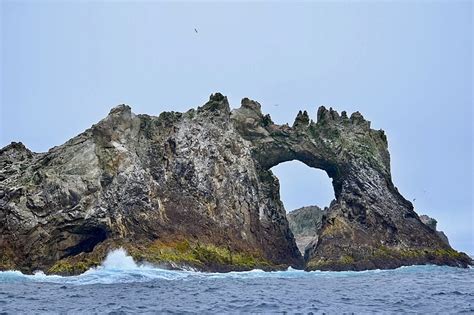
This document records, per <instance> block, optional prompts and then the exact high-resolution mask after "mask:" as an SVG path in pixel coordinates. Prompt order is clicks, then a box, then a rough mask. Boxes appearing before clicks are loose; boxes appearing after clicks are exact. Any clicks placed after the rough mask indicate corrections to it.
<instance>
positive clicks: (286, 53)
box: [0, 1, 474, 254]
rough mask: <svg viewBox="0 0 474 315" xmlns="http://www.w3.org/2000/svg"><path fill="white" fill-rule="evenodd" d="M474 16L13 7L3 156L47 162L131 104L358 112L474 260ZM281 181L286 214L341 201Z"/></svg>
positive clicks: (287, 116)
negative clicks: (45, 154)
mask: <svg viewBox="0 0 474 315" xmlns="http://www.w3.org/2000/svg"><path fill="white" fill-rule="evenodd" d="M472 12H473V6H472V3H471V2H468V1H466V2H463V1H459V2H430V3H428V2H423V3H422V2H416V3H408V2H399V3H395V2H392V3H369V2H360V3H320V2H314V3H296V4H290V3H281V2H279V3H199V4H198V3H180V4H176V3H158V2H141V5H140V6H135V5H133V4H132V3H127V2H120V3H112V2H62V3H60V2H50V1H45V2H42V3H38V2H33V1H2V2H1V4H0V17H1V23H0V28H1V29H0V31H1V32H0V33H1V41H0V45H1V46H0V54H1V55H0V58H1V59H0V60H1V69H0V70H1V71H0V74H1V75H0V94H1V98H0V100H1V112H0V113H1V120H0V122H1V125H0V146H1V147H3V146H5V145H7V144H9V143H10V142H11V141H21V142H23V143H24V144H25V145H26V146H27V147H28V148H30V149H31V150H33V151H47V150H48V149H49V148H51V147H53V146H56V145H60V144H62V143H64V142H65V141H67V140H68V139H70V138H72V137H74V136H76V135H77V134H79V133H80V132H82V131H84V130H85V129H87V128H89V127H90V126H91V125H92V124H94V123H96V122H98V121H99V120H100V119H102V118H104V117H105V116H106V115H107V113H108V112H109V110H110V109H111V108H112V107H114V106H116V105H118V104H121V103H126V104H129V105H130V106H131V107H132V111H133V112H134V113H136V114H142V113H143V114H145V113H146V114H151V115H158V114H159V113H160V112H162V111H171V110H173V111H186V110H188V109H190V108H195V107H197V106H200V105H202V104H204V103H205V102H206V101H207V99H208V97H209V95H210V94H211V93H215V92H221V93H222V94H224V95H227V96H228V98H229V101H230V104H231V106H232V107H233V108H235V107H238V106H240V99H242V98H244V97H249V98H251V99H254V100H256V101H258V102H260V103H261V104H262V110H263V111H264V112H265V113H269V114H270V115H271V116H272V118H273V120H274V121H275V122H276V123H279V124H282V123H289V124H292V122H293V120H294V118H295V117H296V114H297V112H298V110H300V109H305V110H308V112H309V114H310V117H311V118H312V119H313V120H316V110H317V108H318V107H319V106H320V105H325V106H327V107H330V106H332V107H333V108H334V109H336V110H337V111H339V112H341V111H343V110H346V111H347V112H348V113H351V112H354V111H360V112H361V113H362V114H363V115H364V117H365V118H366V119H368V120H370V121H371V122H372V128H374V129H384V130H385V131H386V134H387V137H388V143H389V150H390V154H391V168H392V176H393V181H394V183H395V185H396V186H397V187H398V189H399V191H400V192H401V194H402V195H403V196H404V197H405V198H406V199H408V200H410V201H413V200H414V202H413V203H414V206H415V210H416V211H417V213H418V214H427V215H429V216H431V217H434V218H435V219H437V220H438V229H440V230H443V231H444V232H445V233H446V234H447V236H448V238H449V240H450V242H451V245H452V246H453V247H454V248H455V249H458V250H462V251H466V252H469V253H471V254H473V253H474V234H473V233H474V231H473V230H474V216H473V199H472V193H473V176H474V169H473V142H474V141H473V140H474V136H473V124H472V121H473V110H472V107H473V106H472V105H473V104H472V99H473V88H472V73H473V63H472V56H473V55H472V51H473V49H472V43H473V40H472V38H473V31H472ZM195 28H196V29H197V33H196V31H195V30H194V29H195ZM272 170H273V171H274V173H275V174H276V175H277V177H278V178H279V180H280V184H281V197H282V200H283V202H284V204H285V208H286V209H287V211H289V210H293V209H295V208H298V207H301V206H305V205H313V204H316V205H318V206H321V207H324V206H327V205H329V202H330V200H331V199H333V198H334V193H333V190H332V187H331V181H330V179H329V178H328V177H327V175H326V174H325V173H324V172H322V171H320V170H314V169H310V168H309V167H307V166H305V165H304V164H302V163H300V162H287V163H283V164H280V165H278V166H276V167H274V168H273V169H272ZM309 187H310V189H308V188H309Z"/></svg>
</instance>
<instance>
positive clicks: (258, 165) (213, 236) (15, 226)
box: [0, 93, 470, 274]
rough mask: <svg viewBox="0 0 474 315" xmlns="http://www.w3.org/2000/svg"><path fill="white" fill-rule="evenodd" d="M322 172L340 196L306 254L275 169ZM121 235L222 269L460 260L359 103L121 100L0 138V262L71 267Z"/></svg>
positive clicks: (151, 250) (153, 254) (125, 241)
mask: <svg viewBox="0 0 474 315" xmlns="http://www.w3.org/2000/svg"><path fill="white" fill-rule="evenodd" d="M291 160H299V161H301V162H303V163H305V164H306V165H308V166H309V167H313V168H318V169H321V170H324V171H325V172H326V173H327V174H328V176H329V177H330V178H331V179H332V183H333V187H334V192H335V196H336V200H335V201H334V202H333V203H331V206H330V207H329V209H328V211H327V215H326V216H325V218H324V219H323V220H322V222H321V228H320V230H319V234H318V239H317V242H314V243H312V244H311V245H310V246H309V247H308V248H307V250H306V258H307V259H306V264H305V265H304V262H303V258H302V256H301V254H300V252H299V250H298V248H297V246H296V244H295V240H294V237H293V234H292V233H291V231H290V229H289V225H288V221H287V219H286V214H285V210H284V208H283V204H282V202H281V201H280V196H279V184H278V180H277V178H276V177H275V176H274V175H273V173H272V172H271V170H270V168H271V167H273V166H275V165H277V164H279V163H282V162H285V161H291ZM118 246H123V247H125V248H127V249H128V251H129V252H130V253H131V254H132V256H133V257H134V258H135V259H136V260H138V261H141V260H146V261H150V262H152V263H157V264H160V265H163V264H164V263H166V264H168V265H169V266H171V267H176V266H182V265H188V266H194V267H196V268H199V269H201V270H214V271H229V270H249V269H253V268H263V269H265V270H274V269H284V268H287V267H288V266H293V267H295V268H302V267H304V266H305V267H306V269H310V270H312V269H330V270H360V269H371V268H393V267H397V266H400V265H405V264H413V263H418V264H423V263H435V264H447V265H452V266H464V267H465V266H467V264H468V263H469V262H470V259H469V258H468V257H467V256H466V255H464V254H461V253H458V252H456V251H454V250H453V249H451V247H450V246H449V245H448V244H446V243H444V242H443V241H442V240H441V239H440V237H439V236H438V234H437V233H436V231H434V230H433V229H431V228H430V227H428V226H427V225H425V224H423V223H422V222H421V221H420V219H419V217H418V215H417V214H416V213H415V212H414V211H413V206H412V204H411V203H410V202H409V201H407V200H406V199H404V198H403V197H402V196H401V195H400V194H399V193H398V191H397V189H396V188H395V187H394V185H393V183H392V179H391V175H390V158H389V153H388V150H387V139H386V137H385V134H384V132H383V131H381V130H379V131H377V130H372V129H370V122H368V121H366V120H365V119H364V118H363V117H362V115H361V114H360V113H354V114H352V115H351V116H350V117H348V116H347V114H346V113H344V112H342V113H341V115H339V114H338V113H337V112H336V111H334V110H332V109H329V110H328V109H326V108H324V107H321V108H319V110H318V112H317V122H314V121H312V120H311V119H310V115H308V113H307V112H300V113H298V115H297V117H296V119H295V122H294V123H293V125H292V127H290V126H288V125H276V124H274V123H273V121H272V119H271V117H270V116H269V115H264V114H262V112H261V106H260V104H259V103H258V102H255V101H252V100H250V99H243V100H242V104H241V107H240V108H238V109H234V110H232V111H231V110H230V107H229V104H228V101H227V98H226V97H225V96H223V95H221V94H219V93H216V94H214V95H211V97H210V99H209V101H208V102H207V103H206V104H204V105H203V106H201V107H199V108H198V109H197V110H195V109H191V110H189V111H187V112H186V113H176V112H164V113H162V114H160V115H159V116H158V117H154V116H149V115H135V114H133V113H132V111H131V109H130V107H129V106H126V105H120V106H118V107H116V108H114V109H112V110H111V111H110V113H109V115H108V116H107V117H106V118H104V119H103V120H101V121H100V122H98V123H97V124H95V125H93V126H92V127H91V128H90V129H87V130H86V131H84V132H83V133H82V134H80V135H78V136H76V137H74V138H73V139H71V140H69V141H68V142H66V143H65V144H63V145H61V146H57V147H54V148H52V149H50V150H49V151H48V152H46V153H33V152H31V151H29V150H28V149H26V148H25V147H24V146H23V145H22V144H18V143H12V144H11V145H9V146H7V147H5V148H3V149H1V150H0V269H11V268H15V269H20V270H22V271H25V272H31V271H33V270H37V269H42V270H49V271H50V272H54V273H64V274H70V273H78V272H82V271H84V270H85V269H86V268H88V267H90V266H93V265H95V264H97V263H99V262H100V260H101V259H102V258H103V257H104V255H105V253H106V252H107V250H109V249H112V248H116V247H118Z"/></svg>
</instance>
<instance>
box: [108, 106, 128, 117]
mask: <svg viewBox="0 0 474 315" xmlns="http://www.w3.org/2000/svg"><path fill="white" fill-rule="evenodd" d="M131 112H132V108H131V107H130V106H128V105H126V104H120V105H117V106H115V107H113V108H112V109H111V110H110V112H109V115H117V114H122V113H131Z"/></svg>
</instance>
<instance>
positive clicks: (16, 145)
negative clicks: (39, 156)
mask: <svg viewBox="0 0 474 315" xmlns="http://www.w3.org/2000/svg"><path fill="white" fill-rule="evenodd" d="M0 154H1V155H3V156H7V157H9V158H10V159H12V160H18V159H24V158H26V157H28V158H29V157H31V156H32V154H33V152H31V151H30V150H29V149H28V148H27V147H26V146H25V145H24V144H23V143H22V142H12V143H10V144H9V145H7V146H5V147H4V148H1V149H0Z"/></svg>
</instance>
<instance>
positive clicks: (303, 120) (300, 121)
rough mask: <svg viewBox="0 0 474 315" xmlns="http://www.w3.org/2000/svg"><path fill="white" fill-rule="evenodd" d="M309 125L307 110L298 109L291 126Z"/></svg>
mask: <svg viewBox="0 0 474 315" xmlns="http://www.w3.org/2000/svg"><path fill="white" fill-rule="evenodd" d="M308 125H309V116H308V112H307V111H303V112H302V111H299V112H298V114H297V115H296V118H295V122H294V123H293V128H298V127H307V126H308Z"/></svg>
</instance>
